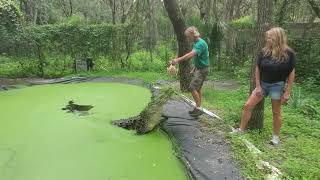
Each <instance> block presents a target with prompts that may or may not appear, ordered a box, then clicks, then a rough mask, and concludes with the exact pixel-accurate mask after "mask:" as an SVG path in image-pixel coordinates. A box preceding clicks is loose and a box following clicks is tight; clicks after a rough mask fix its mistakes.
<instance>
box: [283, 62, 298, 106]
mask: <svg viewBox="0 0 320 180" xmlns="http://www.w3.org/2000/svg"><path fill="white" fill-rule="evenodd" d="M295 76H296V70H295V68H294V69H293V70H292V71H291V73H290V74H289V77H288V82H287V87H286V90H285V91H284V94H283V96H282V98H281V103H282V104H285V103H287V101H288V100H289V98H290V93H291V89H292V86H293V81H294V78H295Z"/></svg>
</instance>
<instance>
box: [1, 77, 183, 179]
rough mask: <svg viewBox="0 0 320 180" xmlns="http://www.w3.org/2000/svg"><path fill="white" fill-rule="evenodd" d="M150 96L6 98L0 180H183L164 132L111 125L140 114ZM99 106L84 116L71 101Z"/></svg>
mask: <svg viewBox="0 0 320 180" xmlns="http://www.w3.org/2000/svg"><path fill="white" fill-rule="evenodd" d="M150 97H151V93H150V92H149V90H148V89H146V88H142V87H139V86H133V85H126V84H118V83H79V84H56V85H43V86H34V87H28V88H23V89H16V90H10V91H3V92H0V180H158V179H159V180H185V179H187V176H186V175H185V172H184V169H183V168H182V166H181V165H180V163H179V162H178V160H177V159H176V157H175V156H174V155H173V152H172V147H171V142H170V141H169V140H168V138H167V137H166V135H164V134H162V133H161V132H154V133H151V134H148V135H143V136H137V135H134V134H133V132H131V131H127V130H124V129H121V128H118V127H115V126H112V125H111V124H110V122H111V120H113V119H121V118H127V117H130V116H134V115H137V114H138V113H139V112H140V111H141V110H142V109H143V108H144V107H145V106H146V105H147V103H148V102H149V101H150ZM70 100H73V101H74V102H75V103H77V104H83V105H92V106H94V107H93V108H92V109H91V110H90V111H89V114H88V115H86V116H79V115H78V114H74V113H67V112H66V111H63V110H61V108H63V107H64V106H65V105H66V104H67V103H68V101H70Z"/></svg>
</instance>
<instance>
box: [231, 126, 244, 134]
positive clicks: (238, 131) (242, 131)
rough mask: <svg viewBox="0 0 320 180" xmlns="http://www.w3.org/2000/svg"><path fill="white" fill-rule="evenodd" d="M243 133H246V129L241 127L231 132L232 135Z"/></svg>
mask: <svg viewBox="0 0 320 180" xmlns="http://www.w3.org/2000/svg"><path fill="white" fill-rule="evenodd" d="M243 133H244V130H242V129H240V128H236V129H232V132H230V134H231V135H240V134H243Z"/></svg>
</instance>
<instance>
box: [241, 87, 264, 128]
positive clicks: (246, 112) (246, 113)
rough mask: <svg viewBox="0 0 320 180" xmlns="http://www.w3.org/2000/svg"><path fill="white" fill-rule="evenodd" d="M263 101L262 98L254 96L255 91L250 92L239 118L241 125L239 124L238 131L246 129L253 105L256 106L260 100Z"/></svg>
mask: <svg viewBox="0 0 320 180" xmlns="http://www.w3.org/2000/svg"><path fill="white" fill-rule="evenodd" d="M262 99H263V96H257V95H256V94H255V91H253V92H252V94H251V95H250V97H249V99H248V100H247V102H246V103H245V105H244V107H243V112H242V117H241V123H240V129H241V130H245V129H246V127H247V124H248V122H249V120H250V118H251V113H252V110H253V108H254V107H255V105H257V104H258V103H259V102H260V101H261V100H262Z"/></svg>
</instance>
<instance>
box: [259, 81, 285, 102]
mask: <svg viewBox="0 0 320 180" xmlns="http://www.w3.org/2000/svg"><path fill="white" fill-rule="evenodd" d="M284 85H285V83H284V81H279V82H276V83H266V82H263V81H261V89H262V91H263V95H264V96H269V95H270V97H271V99H274V100H280V99H281V96H282V95H283V91H284Z"/></svg>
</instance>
